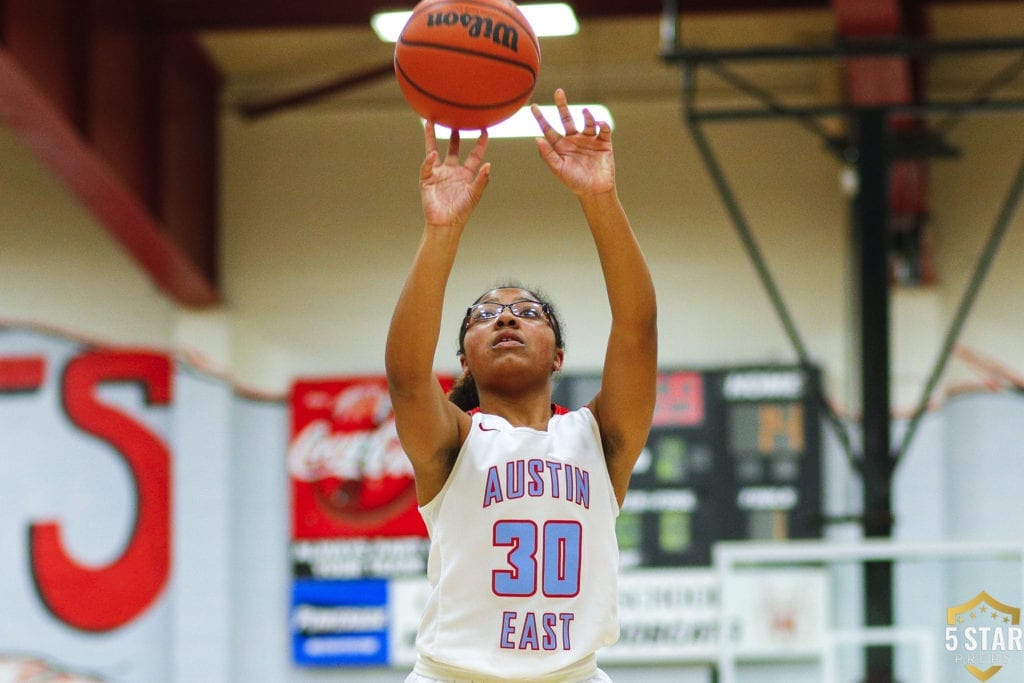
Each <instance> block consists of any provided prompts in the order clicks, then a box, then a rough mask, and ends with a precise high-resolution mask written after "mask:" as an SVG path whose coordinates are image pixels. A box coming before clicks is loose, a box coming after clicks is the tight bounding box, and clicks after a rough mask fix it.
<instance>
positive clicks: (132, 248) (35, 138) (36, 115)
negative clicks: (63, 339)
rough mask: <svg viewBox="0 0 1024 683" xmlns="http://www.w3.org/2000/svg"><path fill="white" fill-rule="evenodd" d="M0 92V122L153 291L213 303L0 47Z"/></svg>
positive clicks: (209, 288)
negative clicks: (78, 203)
mask: <svg viewBox="0 0 1024 683" xmlns="http://www.w3.org/2000/svg"><path fill="white" fill-rule="evenodd" d="M0 92H2V93H3V97H0V121H2V122H3V123H4V125H6V126H8V127H9V128H10V129H11V130H12V131H14V132H15V133H16V135H17V136H18V137H19V138H20V139H21V141H22V142H23V143H24V144H25V145H26V146H27V147H28V148H29V149H31V150H32V151H33V152H34V153H35V155H36V157H37V158H38V159H40V161H41V162H42V163H43V164H44V165H45V166H46V167H47V168H49V169H50V171H51V172H52V173H53V174H54V175H55V176H56V177H57V178H58V179H59V180H61V181H62V182H63V183H64V185H65V186H66V187H67V188H68V189H69V190H71V192H72V193H74V194H75V195H76V196H77V197H78V198H79V200H80V201H81V202H82V203H83V205H85V206H86V207H87V208H88V209H89V210H90V211H91V212H92V214H93V215H94V216H96V218H97V219H98V220H99V221H100V223H101V224H102V225H103V226H104V227H106V229H107V230H108V231H109V232H110V233H111V235H113V236H114V237H115V238H116V239H117V240H118V241H119V242H120V243H121V245H122V246H123V247H124V248H125V249H126V250H127V251H128V252H129V254H130V255H131V256H132V257H133V258H134V259H135V260H136V261H137V262H138V263H139V264H140V265H141V266H142V267H143V269H144V270H145V271H146V273H147V274H148V275H149V277H150V278H151V279H152V280H153V282H154V283H155V284H156V285H157V286H158V287H160V288H161V289H162V290H164V291H165V292H167V294H168V295H169V296H171V297H172V298H173V299H175V300H176V301H177V302H179V303H181V304H183V305H186V306H192V307H203V306H209V305H212V304H215V303H217V301H218V295H217V291H216V289H215V288H214V286H213V285H212V283H211V282H210V281H209V280H208V279H207V277H206V276H205V275H204V274H203V273H202V272H201V271H200V269H199V268H198V267H197V266H196V264H195V262H194V261H193V260H192V259H190V258H189V257H188V256H187V255H186V254H185V252H184V251H182V249H181V248H180V247H179V246H178V245H177V244H176V243H175V242H174V241H173V240H172V239H171V238H170V237H168V235H167V234H166V232H165V231H164V230H163V229H162V228H161V226H160V224H159V223H158V221H157V220H156V219H155V218H154V217H153V215H152V214H151V213H150V211H149V210H148V209H147V207H146V206H145V205H144V204H143V202H142V201H141V200H140V199H139V198H138V197H137V196H136V194H135V193H134V192H132V190H130V189H129V188H128V187H127V186H126V185H125V183H124V181H123V180H121V178H120V177H119V176H118V175H117V174H116V173H115V172H113V171H112V170H111V168H110V167H109V166H108V165H107V163H106V162H104V161H103V160H102V159H101V158H100V157H99V156H98V155H97V154H96V153H95V151H94V150H93V149H92V147H91V146H90V145H88V144H87V143H86V142H85V141H84V140H83V139H82V137H81V135H80V134H79V133H78V131H77V130H75V128H73V127H72V125H71V124H69V123H68V120H67V118H66V116H65V113H64V112H63V111H62V110H61V109H60V108H58V107H57V106H56V105H54V104H53V102H52V101H51V100H50V99H49V98H48V97H47V96H46V95H44V94H43V93H42V92H41V91H40V90H39V88H38V87H37V86H36V84H35V82H34V81H33V80H32V79H31V78H30V77H29V76H28V75H27V74H26V73H25V71H24V70H23V69H22V67H21V66H20V65H19V64H18V62H17V60H16V59H15V58H14V56H13V55H12V54H11V53H10V51H9V50H7V49H6V48H3V47H0Z"/></svg>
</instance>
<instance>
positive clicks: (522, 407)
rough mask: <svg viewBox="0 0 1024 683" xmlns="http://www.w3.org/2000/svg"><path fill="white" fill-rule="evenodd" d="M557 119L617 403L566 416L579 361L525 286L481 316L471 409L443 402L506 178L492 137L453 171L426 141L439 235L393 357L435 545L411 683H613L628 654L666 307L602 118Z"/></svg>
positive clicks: (417, 276) (401, 311)
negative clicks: (639, 468) (617, 648)
mask: <svg viewBox="0 0 1024 683" xmlns="http://www.w3.org/2000/svg"><path fill="white" fill-rule="evenodd" d="M555 103H556V105H557V107H558V111H559V115H560V118H561V120H562V125H563V129H564V134H561V133H559V132H557V131H556V130H555V129H554V128H553V127H552V126H551V125H550V124H549V123H548V121H547V120H545V118H544V116H543V115H542V114H541V113H540V110H539V109H538V108H537V107H536V106H534V108H533V114H534V117H535V118H536V119H537V123H538V124H539V126H540V130H541V133H542V137H539V138H538V139H537V146H538V148H539V151H540V155H541V158H542V159H543V160H544V162H545V163H546V164H547V166H548V168H550V169H551V171H552V172H553V173H554V175H555V176H556V177H557V178H558V179H559V180H561V182H562V183H563V184H564V185H565V186H566V187H567V188H568V189H569V190H571V191H572V192H573V193H574V194H575V195H576V197H577V199H578V201H579V203H580V206H581V208H582V210H583V215H584V217H585V219H586V222H587V224H588V225H589V227H590V231H591V234H592V235H593V239H594V243H595V245H596V247H597V252H598V257H599V260H600V263H601V269H602V271H603V273H604V280H605V286H606V289H607V294H608V301H609V305H610V308H611V315H612V323H611V330H610V334H609V338H608V346H607V351H606V355H605V362H604V370H603V373H602V380H601V386H600V390H599V391H598V393H597V395H596V396H594V398H593V399H592V400H591V401H590V403H588V404H587V405H586V406H585V407H583V408H580V409H578V410H575V411H566V410H565V409H562V408H560V407H558V406H554V405H553V404H552V402H551V392H552V386H551V376H552V373H554V372H556V371H558V370H559V368H560V367H561V365H562V358H563V344H562V337H561V325H560V323H559V321H558V318H557V317H556V315H555V313H554V310H553V308H552V306H551V304H550V303H549V302H546V301H544V300H542V298H541V297H540V296H538V295H537V294H536V293H534V292H531V291H529V290H527V289H523V288H521V287H518V286H508V287H499V288H497V289H493V290H490V291H488V292H485V293H484V294H483V296H481V297H480V298H479V299H477V301H476V302H474V303H473V304H472V305H471V306H470V307H469V308H468V310H467V312H466V315H465V318H464V319H463V321H462V326H461V328H460V330H459V341H460V348H459V358H460V360H461V364H462V376H461V377H460V378H459V380H458V382H457V387H456V389H455V390H453V396H452V398H453V399H454V398H456V395H457V396H458V401H459V405H457V404H456V403H455V402H453V401H452V400H449V397H448V396H446V395H445V394H444V393H443V392H442V390H441V388H440V385H439V384H438V382H437V379H436V377H435V374H434V370H433V367H432V364H433V359H434V353H435V350H436V347H437V341H438V335H439V333H440V323H441V308H442V305H443V303H444V294H445V287H446V284H447V281H448V276H449V274H450V272H451V269H452V265H453V263H454V261H455V254H456V251H457V248H458V245H459V239H460V237H461V236H462V231H463V229H464V228H465V226H466V223H467V222H468V221H469V218H470V215H471V214H472V212H473V209H474V208H475V207H476V205H477V203H478V202H479V201H480V197H481V196H482V194H483V192H484V189H485V187H486V186H487V183H488V180H489V178H490V164H489V163H485V162H484V152H485V150H486V148H487V135H486V133H484V134H482V135H481V136H480V138H479V140H478V141H477V143H476V145H475V147H474V149H473V150H472V152H471V153H470V154H469V156H468V157H467V158H466V160H465V162H464V163H462V162H460V159H459V137H458V133H457V132H455V133H453V134H452V136H451V139H450V141H449V144H448V150H447V154H446V155H445V156H444V157H443V158H442V157H441V155H440V154H439V153H438V149H437V143H436V140H435V137H434V127H433V124H432V123H428V124H427V126H426V132H425V139H426V151H427V156H426V159H425V160H424V162H423V165H422V166H421V167H420V193H421V199H422V205H423V213H424V218H425V226H424V230H423V236H422V239H421V242H420V246H419V250H418V251H417V253H416V256H415V258H414V260H413V264H412V268H411V271H410V273H409V275H408V279H407V280H406V283H405V286H404V288H403V290H402V293H401V295H400V297H399V299H398V303H397V305H396V307H395V312H394V317H393V319H392V321H391V328H390V330H389V332H388V340H387V348H386V366H387V377H388V384H389V388H390V391H391V398H392V403H393V405H394V411H395V420H396V423H397V427H398V434H399V438H400V439H401V442H402V446H403V448H404V449H405V452H406V453H407V454H408V456H409V459H410V460H411V462H412V465H413V469H414V472H415V477H416V492H417V496H418V498H419V502H420V506H421V507H420V510H421V513H422V514H423V518H424V520H425V521H426V524H427V528H428V530H429V532H430V537H431V547H430V557H429V560H428V569H427V572H428V575H429V579H430V582H431V585H432V593H431V597H430V599H429V601H428V603H427V606H426V609H425V611H424V615H423V620H422V623H421V626H420V630H419V632H418V635H417V640H416V644H417V652H418V657H417V663H416V666H415V668H414V670H413V673H412V674H410V676H409V678H408V679H407V680H408V681H409V682H420V683H427V682H431V681H479V680H487V681H490V680H524V681H535V682H536V681H558V682H560V683H565V682H581V681H588V682H590V681H607V680H609V679H608V677H607V676H606V675H605V674H604V673H603V672H601V671H600V670H599V669H598V668H597V664H596V658H595V652H596V651H597V650H598V649H599V648H601V647H604V646H607V645H611V644H612V643H614V642H615V641H616V640H617V638H618V623H617V620H616V601H617V593H616V581H617V570H618V547H617V543H616V539H615V517H616V516H617V515H618V511H619V507H620V506H621V504H622V501H623V498H624V497H625V495H626V489H627V487H628V486H629V479H630V474H631V473H632V471H633V465H634V464H635V463H636V460H637V457H638V456H639V455H640V451H641V449H642V448H643V447H644V444H645V442H646V440H647V434H648V431H649V428H650V424H651V415H652V413H653V410H654V394H655V377H656V369H657V329H656V306H655V296H654V286H653V284H652V282H651V276H650V273H649V271H648V268H647V264H646V262H645V260H644V257H643V254H642V253H641V251H640V247H639V245H638V244H637V241H636V238H635V236H634V235H633V231H632V229H631V227H630V224H629V221H628V219H627V218H626V214H625V212H624V211H623V208H622V205H621V204H620V203H619V199H618V195H617V192H616V185H615V163H614V158H613V155H612V141H611V129H610V128H609V126H608V124H607V123H605V122H598V121H595V119H594V117H593V116H592V115H591V113H590V112H589V111H584V113H583V128H582V129H581V130H580V129H577V127H576V123H575V122H574V121H573V118H572V115H571V114H570V112H569V108H568V103H567V101H566V97H565V93H564V92H563V91H562V90H561V89H559V90H557V91H556V92H555ZM466 396H469V397H470V399H469V401H468V402H466V399H465V397H466ZM467 408H472V410H469V411H468V412H467V410H466V409H467Z"/></svg>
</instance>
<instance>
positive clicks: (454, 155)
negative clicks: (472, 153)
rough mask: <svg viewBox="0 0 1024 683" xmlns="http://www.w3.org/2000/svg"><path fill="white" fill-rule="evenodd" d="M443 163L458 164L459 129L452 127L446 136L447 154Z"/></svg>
mask: <svg viewBox="0 0 1024 683" xmlns="http://www.w3.org/2000/svg"><path fill="white" fill-rule="evenodd" d="M444 163H445V164H447V165H448V166H457V165H458V164H459V129H458V128H452V134H451V137H449V138H448V156H446V157H445V159H444Z"/></svg>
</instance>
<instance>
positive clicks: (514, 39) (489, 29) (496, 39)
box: [395, 0, 540, 130]
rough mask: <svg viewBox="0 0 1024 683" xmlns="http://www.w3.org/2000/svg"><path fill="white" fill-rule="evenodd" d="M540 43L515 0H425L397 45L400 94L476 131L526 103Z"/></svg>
mask: <svg viewBox="0 0 1024 683" xmlns="http://www.w3.org/2000/svg"><path fill="white" fill-rule="evenodd" d="M539 69H540V45H539V44H538V43H537V36H536V35H535V34H534V32H533V28H532V27H531V26H530V24H529V22H528V21H527V20H526V17H524V16H523V13H522V12H520V11H519V8H518V7H517V6H516V4H515V3H514V2H512V0H422V1H421V2H420V3H419V4H417V5H416V7H415V8H414V9H413V12H412V16H411V17H410V18H409V21H408V22H407V23H406V25H405V28H403V29H402V34H401V35H400V36H399V38H398V43H397V44H396V45H395V75H396V76H397V77H398V85H399V86H400V87H401V89H402V94H403V95H404V96H405V99H406V101H408V102H409V104H410V105H411V106H412V108H413V109H414V110H415V111H416V113H418V114H419V115H420V116H422V117H423V118H425V119H428V120H433V121H436V122H437V123H439V124H441V125H444V126H448V127H449V128H458V129H462V130H480V129H483V128H488V127H490V126H493V125H494V124H496V123H498V122H500V121H503V120H505V119H507V118H508V117H509V116H511V115H512V114H514V113H515V112H516V111H517V110H518V109H519V108H520V107H522V106H523V105H524V104H526V103H527V101H528V100H529V99H530V96H531V95H533V89H534V87H535V86H536V84H537V72H538V71H539Z"/></svg>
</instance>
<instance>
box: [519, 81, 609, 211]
mask: <svg viewBox="0 0 1024 683" xmlns="http://www.w3.org/2000/svg"><path fill="white" fill-rule="evenodd" d="M555 105H557V107H558V113H559V116H560V118H561V119H562V125H563V127H564V128H565V135H560V134H559V133H558V131H556V130H555V129H554V128H552V127H551V124H549V123H548V122H547V119H545V118H544V115H543V114H541V112H540V108H539V107H538V106H537V105H536V104H534V105H533V106H532V111H533V117H534V118H535V119H537V123H538V124H540V130H541V132H542V133H543V134H544V137H542V138H537V149H538V150H540V155H541V157H542V158H543V159H544V162H545V163H546V164H547V165H548V168H550V169H551V171H552V172H553V173H554V174H555V175H556V176H558V178H559V179H560V180H561V181H562V183H563V184H564V185H565V186H566V187H568V188H569V189H570V190H572V191H573V192H574V193H575V194H577V195H579V196H583V195H588V194H599V193H601V192H608V191H609V190H613V189H614V188H615V159H614V157H613V156H612V129H611V127H610V126H609V125H608V123H607V122H605V121H600V122H598V121H595V119H594V115H593V114H591V113H590V110H589V109H584V110H583V130H582V131H580V130H577V129H576V123H575V122H574V121H573V120H572V114H570V113H569V103H568V101H567V100H566V97H565V91H564V90H562V89H561V88H559V89H558V90H556V91H555Z"/></svg>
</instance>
